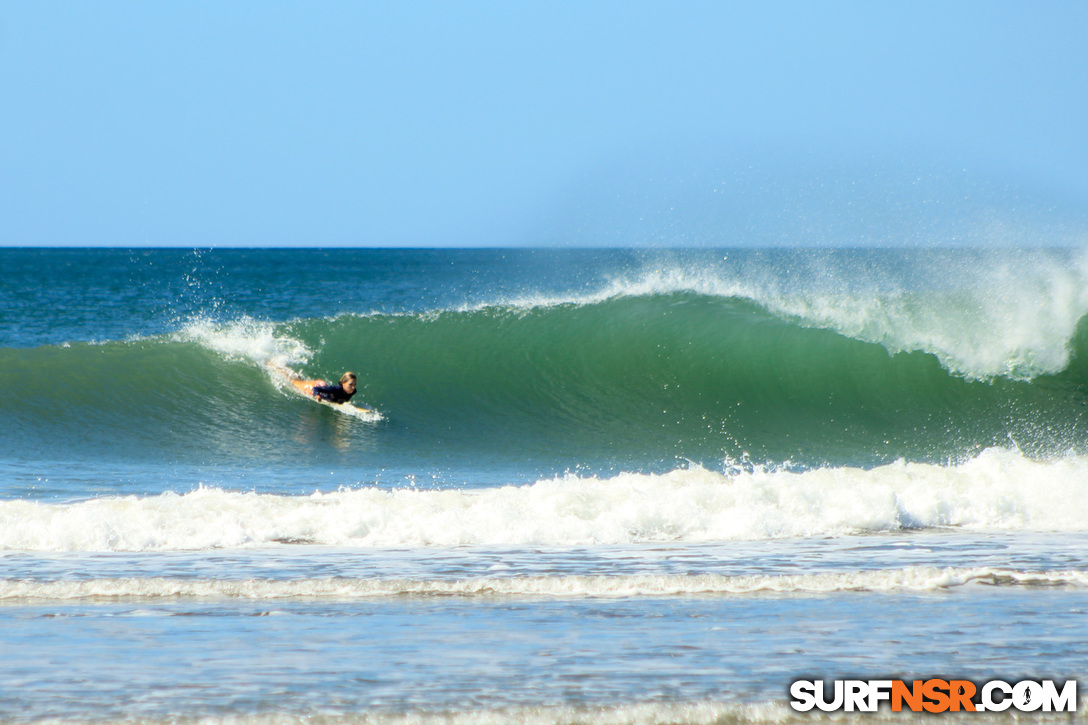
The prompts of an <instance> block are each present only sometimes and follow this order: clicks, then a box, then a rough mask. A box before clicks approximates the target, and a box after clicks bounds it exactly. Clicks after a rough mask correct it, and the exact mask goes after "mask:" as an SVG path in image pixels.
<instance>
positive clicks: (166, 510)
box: [0, 448, 1088, 551]
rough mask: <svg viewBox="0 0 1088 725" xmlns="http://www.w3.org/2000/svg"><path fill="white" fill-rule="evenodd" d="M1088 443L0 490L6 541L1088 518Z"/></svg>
mask: <svg viewBox="0 0 1088 725" xmlns="http://www.w3.org/2000/svg"><path fill="white" fill-rule="evenodd" d="M1085 490H1088V457H1083V456H1080V457H1078V456H1069V457H1067V458H1062V459H1059V460H1054V461H1033V460H1031V459H1029V458H1027V457H1025V456H1023V455H1022V454H1020V453H1019V452H1017V451H1011V450H1005V449H996V448H995V449H988V450H986V451H984V452H983V453H982V454H980V455H979V456H978V457H976V458H974V459H972V460H970V461H967V462H966V463H963V464H960V465H955V466H939V465H933V464H922V463H905V462H902V461H900V462H897V463H893V464H890V465H886V466H881V467H879V468H874V469H871V470H865V469H860V468H823V469H816V470H811V471H805V472H801V473H794V472H788V471H773V470H759V469H757V470H755V471H748V472H741V473H735V474H724V473H717V472H714V471H708V470H706V469H704V468H700V467H692V468H688V469H679V470H675V471H672V472H670V473H666V474H662V475H650V474H632V473H627V474H620V475H618V476H615V477H613V478H597V477H579V476H575V475H566V476H563V477H559V478H555V479H549V480H543V481H538V482H537V483H534V484H532V485H526V486H504V487H501V488H486V489H471V490H445V491H433V490H422V491H421V490H414V489H395V490H387V489H380V488H375V487H363V488H358V489H351V490H341V491H336V492H332V493H321V492H317V493H314V494H313V495H310V496H279V495H271V494H258V493H253V492H249V493H237V492H231V491H223V490H221V489H216V488H198V489H197V490H195V491H192V492H190V493H186V494H184V495H179V494H176V493H164V494H161V495H158V496H149V497H136V496H125V497H109V498H96V499H91V500H88V501H82V502H78V503H67V504H50V503H42V502H35V501H26V500H15V501H0V550H8V551H10V550H23V551H162V550H205V549H220V548H231V547H252V546H269V545H282V544H319V545H328V546H341V547H427V546H465V545H486V546H591V545H600V544H631V543H660V542H691V543H699V542H715V541H732V540H760V539H772V538H785V537H805V536H839V535H848V534H857V533H872V532H887V531H900V530H904V529H925V528H933V527H970V528H976V529H999V530H1036V531H1039V530H1048V531H1085V530H1088V496H1085V495H1084V492H1085Z"/></svg>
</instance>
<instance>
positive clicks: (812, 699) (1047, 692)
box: [790, 679, 1077, 712]
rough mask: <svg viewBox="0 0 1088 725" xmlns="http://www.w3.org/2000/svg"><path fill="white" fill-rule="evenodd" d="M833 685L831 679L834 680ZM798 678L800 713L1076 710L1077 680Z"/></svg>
mask: <svg viewBox="0 0 1088 725" xmlns="http://www.w3.org/2000/svg"><path fill="white" fill-rule="evenodd" d="M829 684H831V683H829ZM830 690H831V692H830V696H829V693H828V687H827V686H825V684H824V681H823V680H797V681H796V682H794V683H793V684H792V685H790V696H791V697H792V698H793V699H792V700H790V706H791V707H792V708H793V709H794V710H796V711H798V712H808V711H809V710H811V709H812V708H814V707H815V708H817V709H819V710H822V711H824V712H835V711H838V710H842V711H845V712H876V711H877V709H878V708H879V707H880V705H881V703H884V702H886V703H888V704H889V705H890V706H891V709H892V712H901V711H902V710H903V709H907V710H910V711H912V712H1004V711H1005V710H1008V709H1009V708H1012V709H1013V710H1016V711H1019V712H1037V711H1041V712H1076V711H1077V682H1076V680H1067V681H1066V682H1064V683H1063V684H1062V685H1061V686H1060V687H1059V686H1058V685H1057V684H1056V683H1055V681H1054V680H1039V681H1035V680H1022V681H1020V682H1014V683H1009V682H1004V681H1003V680H991V681H990V682H986V683H984V684H983V685H982V686H978V685H976V684H975V683H973V682H971V681H970V680H938V679H929V680H913V681H911V682H909V683H908V682H905V681H904V680H834V681H833V686H832V687H831V688H830Z"/></svg>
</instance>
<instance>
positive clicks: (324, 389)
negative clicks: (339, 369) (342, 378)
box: [314, 385, 355, 403]
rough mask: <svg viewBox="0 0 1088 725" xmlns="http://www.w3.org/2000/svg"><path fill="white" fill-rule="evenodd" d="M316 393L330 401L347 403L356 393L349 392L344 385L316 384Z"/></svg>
mask: <svg viewBox="0 0 1088 725" xmlns="http://www.w3.org/2000/svg"><path fill="white" fill-rule="evenodd" d="M314 395H316V396H317V397H319V398H321V399H322V400H327V401H328V402H330V403H346V402H348V401H349V400H351V396H353V395H355V393H349V392H347V391H346V390H344V386H343V385H315V386H314Z"/></svg>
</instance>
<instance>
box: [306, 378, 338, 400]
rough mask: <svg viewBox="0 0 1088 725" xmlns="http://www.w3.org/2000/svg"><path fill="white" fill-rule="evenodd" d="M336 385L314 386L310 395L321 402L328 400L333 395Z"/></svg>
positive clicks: (320, 381) (321, 381) (322, 381)
mask: <svg viewBox="0 0 1088 725" xmlns="http://www.w3.org/2000/svg"><path fill="white" fill-rule="evenodd" d="M317 382H319V383H324V382H325V381H324V380H318V381H317ZM334 387H336V386H334V385H324V384H322V385H314V387H313V388H311V389H310V394H311V395H313V396H314V397H315V398H317V399H319V400H328V399H329V398H330V396H331V395H332V393H333V388H334Z"/></svg>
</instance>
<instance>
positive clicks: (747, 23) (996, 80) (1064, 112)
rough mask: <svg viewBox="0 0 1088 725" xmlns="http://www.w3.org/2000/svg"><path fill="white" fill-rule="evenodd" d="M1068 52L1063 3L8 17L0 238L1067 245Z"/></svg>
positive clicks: (1081, 126)
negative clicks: (1007, 243)
mask: <svg viewBox="0 0 1088 725" xmlns="http://www.w3.org/2000/svg"><path fill="white" fill-rule="evenodd" d="M1086 37H1088V3H1084V2H1080V1H1078V2H1047V3H1033V2H1026V1H1025V2H1021V3H1008V2H955V3H947V2H911V3H890V2H887V3H884V2H881V3H873V2H851V3H843V2H759V3H756V2H751V3H729V2H592V1H588V0H587V1H583V2H570V3H567V2H546V3H545V2H494V3H476V2H456V3H453V2H448V3H438V2H434V3H423V2H375V3H369V2H352V3H335V2H330V3H275V2H262V3H248V2H223V3H218V2H217V3H180V2H177V3H167V2H163V3H131V2H124V3H122V2H87V3H74V2H65V3H53V2H20V1H18V0H13V1H11V2H5V3H3V4H2V5H0V108H2V112H0V244H2V245H107V246H142V245H150V246H179V245H180V246H211V245H218V246H250V245H257V246H400V245H413V246H477V245H487V246H506V245H519V244H576V245H594V244H619V245H625V244H684V245H701V244H716V245H722V246H734V245H743V244H762V243H780V244H796V245H806V244H832V245H844V244H851V243H876V244H896V243H912V244H926V243H944V242H948V241H953V242H955V241H957V240H958V241H960V242H963V241H976V242H982V243H986V242H987V241H990V240H991V237H993V236H994V235H997V236H1001V237H1002V239H1000V240H996V241H998V242H1001V241H1005V242H1008V241H1010V240H1011V241H1014V242H1016V241H1019V242H1026V243H1057V242H1062V241H1068V239H1069V238H1071V235H1072V236H1076V235H1077V234H1079V231H1078V230H1079V229H1080V228H1081V226H1083V221H1084V218H1085V209H1086V208H1088V173H1086V169H1088V43H1085V40H1084V39H1085V38H1086ZM949 220H954V221H949Z"/></svg>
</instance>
